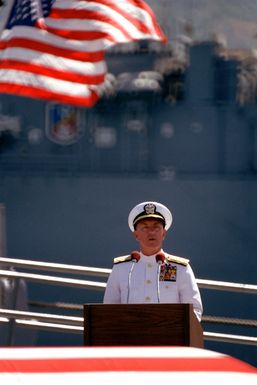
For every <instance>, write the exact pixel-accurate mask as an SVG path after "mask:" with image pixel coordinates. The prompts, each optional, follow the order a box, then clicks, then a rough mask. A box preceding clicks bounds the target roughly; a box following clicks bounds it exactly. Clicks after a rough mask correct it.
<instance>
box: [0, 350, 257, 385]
mask: <svg viewBox="0 0 257 385" xmlns="http://www.w3.org/2000/svg"><path fill="white" fill-rule="evenodd" d="M0 383H1V384H4V385H35V384H37V385H45V384H47V383H48V384H52V383H57V384H59V383H61V384H62V385H70V384H76V385H85V384H87V385H91V384H92V385H94V384H105V385H120V384H122V385H127V384H129V385H131V384H133V383H134V384H141V383H144V384H148V385H156V384H159V383H160V384H167V385H169V384H182V385H184V384H190V385H206V384H208V385H217V384H227V383H228V384H230V383H231V384H233V385H242V384H243V385H256V383H257V369H256V368H254V367H253V366H251V365H249V364H247V363H245V362H243V361H241V360H238V359H235V358H232V357H231V356H227V355H224V354H220V353H216V352H212V351H209V350H205V349H197V348H191V347H125V348H122V347H116V348H115V347H114V348H113V347H70V348H68V347H59V348H58V347H52V348H47V347H45V348H42V347H35V348H14V347H11V348H1V349H0Z"/></svg>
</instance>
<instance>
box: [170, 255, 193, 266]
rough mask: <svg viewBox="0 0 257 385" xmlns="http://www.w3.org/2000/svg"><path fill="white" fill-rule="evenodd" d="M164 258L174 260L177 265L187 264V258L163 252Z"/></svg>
mask: <svg viewBox="0 0 257 385" xmlns="http://www.w3.org/2000/svg"><path fill="white" fill-rule="evenodd" d="M165 258H166V259H167V261H169V262H175V263H178V264H179V265H184V266H187V265H188V264H189V259H186V258H182V257H177V256H176V255H171V254H165Z"/></svg>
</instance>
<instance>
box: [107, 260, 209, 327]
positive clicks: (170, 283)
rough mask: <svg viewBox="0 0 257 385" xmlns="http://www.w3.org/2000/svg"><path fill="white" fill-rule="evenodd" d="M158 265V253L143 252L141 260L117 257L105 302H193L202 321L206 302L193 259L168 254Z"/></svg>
mask: <svg viewBox="0 0 257 385" xmlns="http://www.w3.org/2000/svg"><path fill="white" fill-rule="evenodd" d="M133 265H134V266H133ZM132 266H133V267H132ZM158 267H159V264H158V263H157V262H156V257H155V255H152V256H145V255H143V254H142V253H140V259H139V261H138V262H137V263H135V262H133V261H132V260H131V256H123V257H118V258H115V259H114V266H113V269H112V272H111V274H110V276H109V278H108V281H107V286H106V290H105V294H104V300H103V302H104V303H157V302H160V303H191V304H193V309H194V312H195V314H196V316H197V318H198V320H199V321H200V320H201V316H202V301H201V296H200V292H199V289H198V286H197V283H196V279H195V276H194V273H193V271H192V269H191V267H190V265H189V260H188V259H185V258H180V257H176V256H172V255H169V254H167V253H165V261H164V263H162V265H161V266H160V267H159V270H158ZM131 268H132V272H131ZM130 272H131V274H130ZM129 275H130V279H129ZM129 281H130V282H129Z"/></svg>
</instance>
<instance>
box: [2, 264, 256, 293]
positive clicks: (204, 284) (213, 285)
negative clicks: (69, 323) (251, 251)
mask: <svg viewBox="0 0 257 385" xmlns="http://www.w3.org/2000/svg"><path fill="white" fill-rule="evenodd" d="M1 265H2V266H5V267H21V268H28V269H36V270H48V271H54V272H59V273H70V274H82V275H83V274H85V275H89V276H91V275H93V276H99V277H108V276H109V274H110V272H111V269H105V268H96V267H86V266H79V265H67V264H61V263H50V262H38V261H32V260H25V259H17V258H0V266H1ZM19 274H23V276H21V275H19ZM0 276H2V277H7V276H9V277H12V278H24V279H28V280H33V281H39V282H40V281H41V282H45V281H47V283H51V284H59V285H60V284H65V285H66V284H67V285H70V286H73V285H74V286H76V287H83V288H85V287H88V288H91V289H100V290H101V289H102V290H104V288H105V286H106V284H105V283H100V282H93V281H83V280H75V279H74V280H72V279H68V278H60V277H52V276H45V275H39V274H28V273H17V272H9V271H7V270H0ZM40 277H42V278H40ZM55 280H56V282H55ZM65 280H67V281H65ZM196 282H197V284H198V286H199V288H202V289H212V290H223V291H232V292H241V293H248V294H257V285H252V284H244V283H237V282H224V281H215V280H207V279H196ZM80 284H81V286H80Z"/></svg>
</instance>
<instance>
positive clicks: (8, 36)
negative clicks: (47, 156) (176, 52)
mask: <svg viewBox="0 0 257 385" xmlns="http://www.w3.org/2000/svg"><path fill="white" fill-rule="evenodd" d="M141 39H153V40H157V41H160V42H163V43H164V42H166V37H165V35H164V34H163V32H162V30H161V28H160V27H159V25H158V23H157V21H156V18H155V15H154V13H153V11H152V10H151V8H150V7H149V6H148V5H147V4H146V3H145V2H144V1H142V0H8V2H7V5H6V6H3V7H2V13H1V15H0V93H10V94H16V95H21V96H25V97H32V98H39V99H46V100H51V101H56V102H59V103H65V104H71V105H76V106H86V107H91V106H93V105H94V104H95V103H96V102H97V100H98V99H99V98H100V97H101V94H102V90H103V84H104V81H105V76H106V73H107V68H106V62H105V51H106V50H107V49H108V48H109V47H111V46H112V45H114V44H117V43H126V42H133V41H137V40H141Z"/></svg>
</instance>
